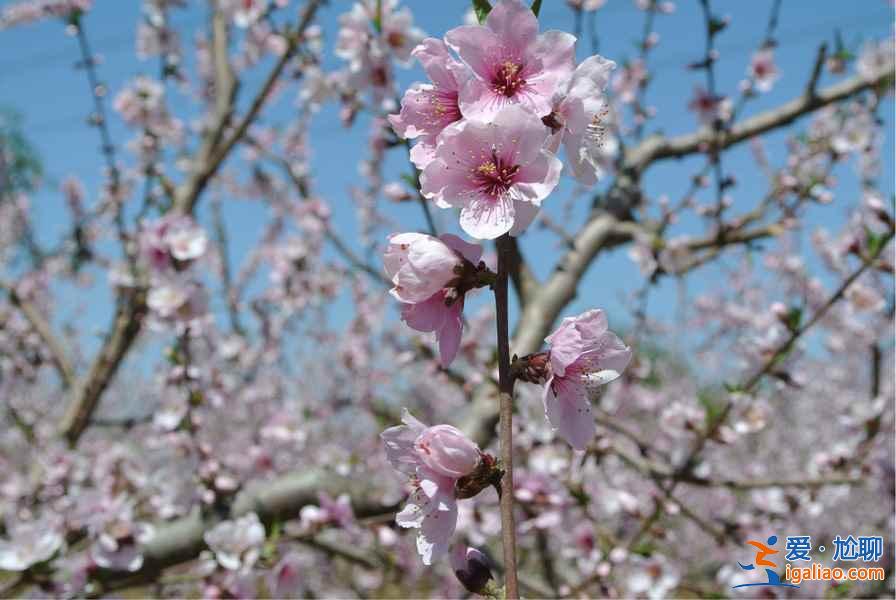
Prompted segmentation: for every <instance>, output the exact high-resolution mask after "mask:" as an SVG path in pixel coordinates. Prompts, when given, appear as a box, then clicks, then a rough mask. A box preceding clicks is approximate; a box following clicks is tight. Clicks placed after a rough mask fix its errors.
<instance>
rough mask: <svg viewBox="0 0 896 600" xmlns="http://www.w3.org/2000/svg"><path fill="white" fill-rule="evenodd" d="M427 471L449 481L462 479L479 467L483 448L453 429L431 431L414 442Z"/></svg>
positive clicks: (437, 428) (437, 427) (448, 427)
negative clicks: (450, 479)
mask: <svg viewBox="0 0 896 600" xmlns="http://www.w3.org/2000/svg"><path fill="white" fill-rule="evenodd" d="M414 448H415V449H416V450H417V453H418V454H419V456H420V460H422V461H423V464H425V465H426V466H427V467H429V468H430V469H432V470H433V471H434V472H436V473H438V474H439V475H443V476H445V477H452V478H454V479H458V478H460V477H463V476H464V475H468V474H470V473H472V472H473V469H475V468H476V465H478V464H479V447H478V446H477V445H476V444H474V443H473V442H472V441H470V440H469V439H468V438H467V436H465V435H464V434H463V433H462V432H461V431H460V430H459V429H457V428H456V427H452V426H451V425H435V426H433V427H428V428H427V429H425V430H424V431H423V433H421V434H420V435H419V436H418V437H417V439H416V441H415V442H414Z"/></svg>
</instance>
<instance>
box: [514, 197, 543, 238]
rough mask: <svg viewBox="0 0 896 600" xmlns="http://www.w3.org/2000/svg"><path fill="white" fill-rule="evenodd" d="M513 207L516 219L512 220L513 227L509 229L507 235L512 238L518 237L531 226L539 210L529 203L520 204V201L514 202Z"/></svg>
mask: <svg viewBox="0 0 896 600" xmlns="http://www.w3.org/2000/svg"><path fill="white" fill-rule="evenodd" d="M513 207H514V210H515V211H516V217H515V218H514V220H513V227H511V228H510V231H509V232H508V233H510V235H512V236H513V237H518V236H520V235H522V234H523V233H524V232H525V231H526V229H527V228H528V227H529V225H531V224H532V221H534V220H535V216H536V215H537V214H538V211H539V210H540V209H539V207H538V206H536V205H534V204H532V203H531V202H522V201H520V200H514V201H513Z"/></svg>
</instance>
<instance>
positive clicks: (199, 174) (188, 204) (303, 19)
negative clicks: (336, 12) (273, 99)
mask: <svg viewBox="0 0 896 600" xmlns="http://www.w3.org/2000/svg"><path fill="white" fill-rule="evenodd" d="M319 6H320V0H308V2H307V3H306V4H305V8H304V10H303V11H302V14H301V16H300V17H299V23H298V26H297V28H296V30H295V31H289V32H287V33H286V39H287V44H286V49H285V50H284V52H283V54H282V55H281V56H280V58H279V59H278V60H277V62H276V64H275V65H274V67H273V68H272V69H271V71H270V73H268V76H267V78H266V79H265V81H264V84H263V85H262V86H261V90H259V92H258V93H257V94H256V95H255V98H254V99H253V100H252V103H251V105H250V106H249V110H248V112H247V113H246V114H245V115H244V116H243V118H242V119H241V120H240V121H239V123H238V124H237V125H236V127H235V128H234V130H233V132H232V133H231V134H230V135H229V136H228V137H227V138H226V139H225V138H224V137H223V136H224V130H225V129H226V127H227V125H228V124H229V122H230V120H231V116H232V113H233V108H234V106H233V105H234V101H235V100H236V85H234V86H233V87H232V88H230V89H226V90H225V91H226V92H227V94H226V96H227V97H228V98H229V99H228V101H227V102H226V104H225V103H224V102H223V101H221V99H220V98H219V99H218V103H217V107H216V111H215V112H216V114H215V124H214V126H213V127H212V130H211V134H210V135H209V136H207V137H206V140H205V141H204V142H203V145H202V148H201V149H200V160H199V166H198V168H197V170H195V171H194V172H193V175H192V177H190V179H189V180H188V181H187V182H186V183H185V184H184V185H183V186H181V187H180V188H178V190H177V201H176V202H175V205H176V206H177V207H178V210H180V211H181V212H183V213H185V214H188V213H191V212H192V211H193V207H194V206H195V204H196V202H197V201H198V199H199V196H200V195H201V194H202V191H203V190H204V189H205V187H206V185H208V182H209V180H211V178H212V177H214V175H215V173H217V172H218V169H219V168H220V166H221V164H222V163H223V162H224V160H225V159H226V158H227V157H228V156H229V155H230V152H231V151H232V150H233V148H234V146H236V144H237V143H238V142H239V141H240V140H241V139H243V137H244V135H245V134H246V132H247V131H248V130H249V126H250V125H252V123H254V122H255V119H256V118H257V117H258V115H259V114H260V113H261V109H262V108H264V105H265V102H266V101H267V99H268V97H269V96H270V95H271V92H272V91H273V89H274V86H275V85H276V83H277V81H278V80H279V79H280V75H281V74H282V73H283V70H284V69H285V68H286V65H287V64H288V63H289V61H290V60H292V58H293V56H294V55H295V53H296V51H297V50H298V48H299V44H300V43H301V42H302V40H303V39H304V37H303V36H304V33H305V29H307V28H308V26H309V25H310V24H311V21H312V20H313V19H314V15H315V13H316V12H317V9H318V7H319ZM219 13H220V11H216V20H215V21H214V24H215V27H214V28H213V31H214V33H215V38H216V40H219V39H223V38H224V36H225V35H226V34H225V33H223V32H221V31H219V30H220V29H221V28H222V27H225V26H224V25H221V24H219V21H218V20H217V18H218V16H219ZM220 18H222V19H223V16H221V17H220ZM219 43H222V42H215V43H213V49H216V48H217V45H218V44H219ZM224 51H225V52H226V46H225V49H224ZM217 52H218V51H217V50H216V54H217ZM219 62H220V59H216V65H218V64H219ZM218 70H220V68H219V69H218ZM225 81H226V77H225Z"/></svg>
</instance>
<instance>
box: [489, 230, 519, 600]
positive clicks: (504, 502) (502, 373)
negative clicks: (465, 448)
mask: <svg viewBox="0 0 896 600" xmlns="http://www.w3.org/2000/svg"><path fill="white" fill-rule="evenodd" d="M496 244H497V248H498V275H497V278H496V281H495V285H494V291H495V315H496V320H497V331H498V388H499V391H500V413H499V414H500V419H501V420H500V439H501V467H502V468H503V469H504V478H503V479H502V480H501V490H502V492H501V543H502V545H503V547H504V571H505V573H504V580H505V586H506V598H508V599H514V598H519V589H518V584H517V574H516V525H515V524H514V521H513V377H512V376H511V374H510V333H509V328H508V317H507V266H508V265H509V264H510V253H511V247H510V238H509V237H508V236H507V235H506V234H505V235H502V236H501V237H500V238H498V240H497V242H496Z"/></svg>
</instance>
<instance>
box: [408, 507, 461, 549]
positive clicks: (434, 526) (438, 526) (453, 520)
mask: <svg viewBox="0 0 896 600" xmlns="http://www.w3.org/2000/svg"><path fill="white" fill-rule="evenodd" d="M456 527H457V502H456V501H455V500H454V498H453V497H451V498H450V499H448V498H446V499H445V501H444V502H442V503H440V504H439V506H438V507H437V508H436V509H435V510H433V511H432V512H430V513H429V514H428V515H426V516H425V517H424V518H423V523H422V524H421V526H420V531H419V532H418V534H417V552H418V553H419V554H420V557H421V559H422V560H423V564H424V565H431V564H432V561H433V560H435V559H438V558H439V557H440V556H443V555H445V554H446V553H447V552H448V547H449V545H450V542H451V536H452V535H453V534H454V529H455V528H456Z"/></svg>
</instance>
